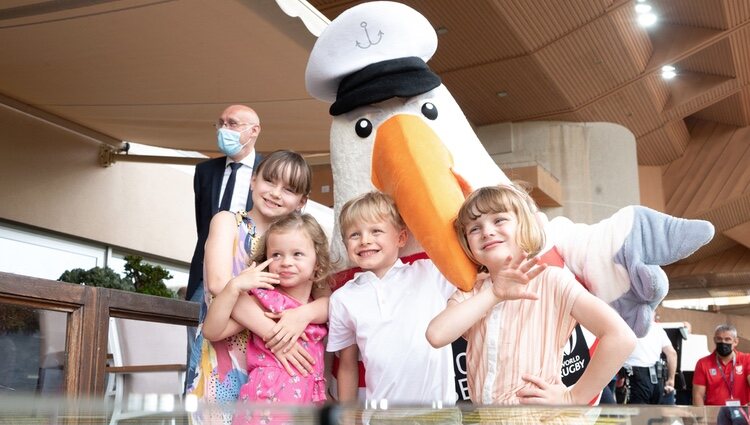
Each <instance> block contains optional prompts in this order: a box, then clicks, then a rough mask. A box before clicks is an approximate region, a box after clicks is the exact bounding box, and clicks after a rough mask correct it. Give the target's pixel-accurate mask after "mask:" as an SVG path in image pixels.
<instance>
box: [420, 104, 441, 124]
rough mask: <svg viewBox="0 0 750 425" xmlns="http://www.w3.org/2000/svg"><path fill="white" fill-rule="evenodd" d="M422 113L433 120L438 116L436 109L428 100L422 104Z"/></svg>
mask: <svg viewBox="0 0 750 425" xmlns="http://www.w3.org/2000/svg"><path fill="white" fill-rule="evenodd" d="M422 115H424V116H425V117H427V119H430V120H435V119H437V117H438V110H437V107H436V106H435V105H433V104H432V103H430V102H426V103H425V104H424V105H422Z"/></svg>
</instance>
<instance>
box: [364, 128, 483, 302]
mask: <svg viewBox="0 0 750 425" xmlns="http://www.w3.org/2000/svg"><path fill="white" fill-rule="evenodd" d="M452 169H453V157H452V155H451V154H450V152H449V151H448V150H447V149H446V148H445V145H443V143H442V142H441V140H440V138H439V137H438V135H437V134H435V132H434V131H433V130H432V128H430V127H429V126H428V125H427V124H425V123H424V122H423V121H422V119H421V118H419V117H416V116H414V115H395V116H393V117H391V118H389V119H388V120H387V121H385V122H384V123H382V124H381V125H380V127H378V133H377V136H376V137H375V145H374V147H373V154H372V183H373V185H375V187H376V188H378V189H379V190H380V191H381V192H384V193H387V194H389V195H391V196H392V197H393V199H394V200H395V201H396V205H397V206H398V209H399V212H400V213H401V216H402V217H403V219H404V222H405V223H406V225H407V226H408V227H409V230H411V232H412V234H413V235H414V236H415V237H416V238H417V240H418V241H419V243H420V244H421V245H422V247H423V248H424V249H425V251H426V252H427V254H428V255H429V256H430V259H432V261H433V263H435V265H436V266H437V268H438V269H439V270H440V272H441V273H443V276H445V277H446V278H447V279H448V280H449V281H450V282H451V283H453V284H454V285H456V286H457V287H458V288H459V289H461V290H463V291H469V290H471V289H472V288H473V287H474V282H475V281H476V278H477V266H476V265H475V264H474V263H473V262H472V261H471V260H469V258H468V257H467V256H466V254H464V251H463V249H461V245H460V244H459V242H458V236H457V235H456V232H455V230H454V229H453V221H454V220H455V218H456V215H457V214H458V210H459V208H460V207H461V204H462V203H463V201H464V199H465V194H466V193H469V192H470V187H469V185H468V184H467V183H466V182H465V181H464V180H463V179H461V177H460V176H458V175H456V174H454V172H453V171H452Z"/></svg>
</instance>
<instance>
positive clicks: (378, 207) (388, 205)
mask: <svg viewBox="0 0 750 425" xmlns="http://www.w3.org/2000/svg"><path fill="white" fill-rule="evenodd" d="M380 220H387V221H390V222H391V224H393V226H394V227H395V228H396V229H397V230H399V231H400V230H403V229H405V228H406V225H405V224H404V220H403V219H402V218H401V214H399V213H398V209H397V208H396V203H395V202H393V198H391V197H390V196H388V195H386V194H385V193H381V192H378V191H372V192H367V193H363V194H362V195H359V196H357V197H356V198H352V199H350V200H349V201H347V203H345V204H344V206H343V207H342V208H341V214H339V230H340V231H341V237H342V238H343V239H344V241H346V229H348V228H349V227H351V226H352V225H354V224H356V223H362V222H365V223H373V222H376V221H380Z"/></svg>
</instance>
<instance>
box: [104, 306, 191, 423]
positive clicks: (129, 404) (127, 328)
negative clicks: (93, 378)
mask: <svg viewBox="0 0 750 425" xmlns="http://www.w3.org/2000/svg"><path fill="white" fill-rule="evenodd" d="M109 320H110V323H109V338H108V339H109V351H110V354H111V360H110V361H109V364H108V365H107V368H106V370H107V372H108V376H109V377H108V382H107V395H108V396H109V397H111V398H112V401H113V409H112V418H111V420H110V425H114V424H116V423H117V422H118V421H120V420H124V419H131V418H136V417H142V416H150V415H155V414H163V413H164V412H169V411H171V410H172V409H173V408H174V406H175V405H176V404H177V403H178V402H179V401H180V400H181V399H182V392H183V387H184V381H185V370H186V367H185V365H186V360H187V357H186V356H187V354H186V349H185V347H186V344H187V341H186V338H187V336H186V332H185V327H184V326H179V325H168V324H164V323H156V322H144V321H138V320H126V319H116V318H111V319H109ZM171 422H172V423H174V418H171Z"/></svg>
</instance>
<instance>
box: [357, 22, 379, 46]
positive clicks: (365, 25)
mask: <svg viewBox="0 0 750 425" xmlns="http://www.w3.org/2000/svg"><path fill="white" fill-rule="evenodd" d="M359 26H361V27H362V29H363V30H365V36H366V37H367V42H368V43H369V44H368V45H367V46H365V45H364V43H361V44H360V42H359V41H357V42H356V44H357V47H359V48H360V49H368V48H370V46H374V45H376V44H378V43H380V40H382V39H383V31H378V41H372V40H370V33H369V32H367V22H365V21H362V23H361V24H359Z"/></svg>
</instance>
